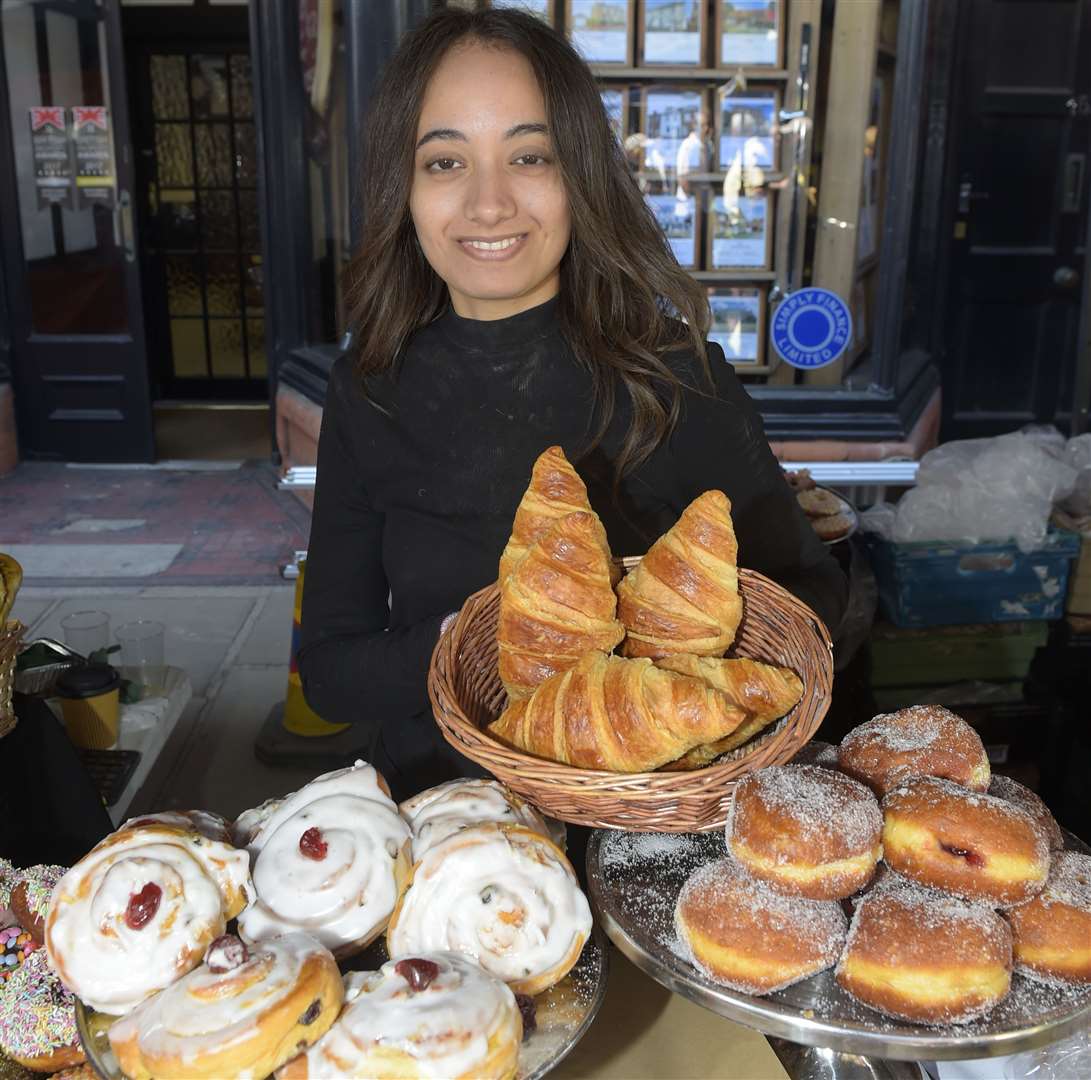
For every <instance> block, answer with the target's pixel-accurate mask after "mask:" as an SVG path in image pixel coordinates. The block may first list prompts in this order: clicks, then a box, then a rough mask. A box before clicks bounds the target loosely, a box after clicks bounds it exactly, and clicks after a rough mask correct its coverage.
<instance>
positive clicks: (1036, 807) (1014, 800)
mask: <svg viewBox="0 0 1091 1080" xmlns="http://www.w3.org/2000/svg"><path fill="white" fill-rule="evenodd" d="M989 794H990V795H993V796H995V797H996V798H997V799H1003V800H1004V802H1010V803H1011V804H1012V805H1013V806H1018V807H1019V809H1020V810H1025V811H1026V812H1027V813H1028V814H1030V816H1031V817H1032V818H1034V820H1035V821H1037V822H1038V824H1039V825H1041V826H1042V828H1043V829H1045V831H1046V836H1047V837H1049V850H1050V851H1064V835H1063V834H1062V833H1061V827H1060V825H1058V824H1057V819H1056V818H1055V817H1054V816H1053V815H1052V814H1051V813H1050V812H1049V807H1048V806H1046V804H1045V803H1044V802H1042V800H1041V799H1040V798H1038V796H1037V795H1035V793H1034V792H1033V791H1031V790H1030V788H1028V787H1024V786H1023V785H1022V784H1020V783H1019V781H1018V780H1013V779H1012V778H1011V777H1010V776H994V777H993V778H992V782H991V783H990V784H989Z"/></svg>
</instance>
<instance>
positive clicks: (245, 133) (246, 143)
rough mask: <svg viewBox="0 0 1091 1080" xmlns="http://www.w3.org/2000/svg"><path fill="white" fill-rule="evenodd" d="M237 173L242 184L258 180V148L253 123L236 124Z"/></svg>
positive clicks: (250, 183) (253, 182)
mask: <svg viewBox="0 0 1091 1080" xmlns="http://www.w3.org/2000/svg"><path fill="white" fill-rule="evenodd" d="M235 175H236V176H237V177H238V180H239V183H240V184H245V185H248V186H251V187H252V186H254V185H255V184H257V182H258V148H257V142H256V136H255V135H254V125H253V124H236V125H235Z"/></svg>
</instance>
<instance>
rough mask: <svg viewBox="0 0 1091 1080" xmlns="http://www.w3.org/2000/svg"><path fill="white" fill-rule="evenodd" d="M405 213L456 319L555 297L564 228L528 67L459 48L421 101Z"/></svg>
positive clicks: (564, 211)
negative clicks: (444, 285)
mask: <svg viewBox="0 0 1091 1080" xmlns="http://www.w3.org/2000/svg"><path fill="white" fill-rule="evenodd" d="M409 210H410V213H411V214H412V216H413V224H414V226H415V227H416V230H417V237H418V239H419V240H420V245H421V248H422V249H423V250H424V254H425V257H426V258H427V259H428V262H429V263H431V265H432V269H433V270H435V272H436V273H437V274H438V275H439V276H440V277H441V278H442V279H443V280H444V281H445V282H446V283H447V288H448V289H449V291H450V294H451V303H452V305H453V306H454V309H455V311H456V312H457V313H458V314H459V315H461V316H463V317H465V318H470V319H503V318H506V317H507V316H509V315H515V314H518V313H519V312H520V311H525V310H527V308H531V307H534V306H536V305H537V304H541V303H544V302H545V301H546V300H548V299H550V298H551V297H552V296H555V295H556V293H557V290H558V288H559V285H560V262H561V258H562V256H563V255H564V253H565V249H566V248H567V247H568V237H569V233H570V229H571V223H570V219H569V214H568V198H567V196H566V194H565V190H564V184H563V183H562V181H561V175H560V171H559V169H558V167H557V164H556V160H555V156H554V153H553V144H552V141H551V139H550V135H549V130H548V128H547V126H546V109H545V101H544V100H543V98H542V92H541V90H539V88H538V81H537V79H535V77H534V72H533V70H532V69H531V66H530V64H529V63H528V62H527V61H526V60H525V59H524V58H523V57H522V56H521V55H520V54H519V53H516V52H513V51H511V50H508V49H497V48H485V47H483V46H481V45H477V44H467V45H460V46H456V47H455V48H453V49H451V50H450V52H448V54H447V55H446V57H444V59H443V60H442V61H441V62H440V65H439V67H438V68H437V69H436V73H435V75H434V76H433V77H432V81H431V82H430V83H429V84H428V89H427V91H426V92H425V95H424V101H423V103H422V107H421V116H420V124H419V126H418V128H417V149H416V156H415V161H414V166H413V185H412V189H411V191H410V196H409Z"/></svg>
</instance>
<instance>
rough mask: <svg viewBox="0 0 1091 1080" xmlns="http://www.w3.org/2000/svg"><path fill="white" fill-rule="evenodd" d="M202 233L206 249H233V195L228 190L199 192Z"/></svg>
mask: <svg viewBox="0 0 1091 1080" xmlns="http://www.w3.org/2000/svg"><path fill="white" fill-rule="evenodd" d="M201 215H202V235H203V237H204V242H205V250H206V251H235V250H236V248H237V246H238V230H237V228H236V224H235V196H234V195H233V194H232V193H231V192H230V191H202V192H201Z"/></svg>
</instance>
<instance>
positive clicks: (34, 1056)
mask: <svg viewBox="0 0 1091 1080" xmlns="http://www.w3.org/2000/svg"><path fill="white" fill-rule="evenodd" d="M75 1004H76V999H75V998H74V997H73V996H72V994H71V993H69V991H68V990H66V989H65V987H64V985H63V984H62V983H61V980H60V979H59V978H57V975H56V972H54V971H53V969H52V968H51V967H50V966H49V961H48V959H47V957H46V954H45V950H44V949H37V950H35V951H34V952H32V953H31V954H30V955H29V956H28V957H27V958H26V960H25V962H24V963H23V964H22V965H21V966H20V967H19V968H18V969H17V970H16V971H15V973H14V974H13V975H12V977H11V978H10V979H9V980H8V981H7V982H6V983H4V984H3V989H0V1050H2V1051H3V1052H4V1053H5V1054H7V1056H8V1057H9V1058H11V1059H12V1060H13V1061H17V1062H19V1064H20V1065H25V1066H26V1067H27V1068H28V1069H33V1070H34V1071H35V1072H56V1071H57V1070H58V1069H65V1068H67V1067H68V1066H70V1065H78V1064H79V1063H80V1062H81V1061H83V1060H85V1058H84V1053H83V1049H82V1047H81V1046H80V1036H79V1032H78V1031H77V1030H76V1011H75Z"/></svg>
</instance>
